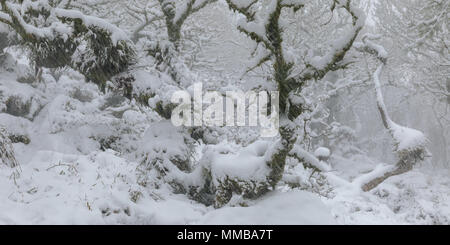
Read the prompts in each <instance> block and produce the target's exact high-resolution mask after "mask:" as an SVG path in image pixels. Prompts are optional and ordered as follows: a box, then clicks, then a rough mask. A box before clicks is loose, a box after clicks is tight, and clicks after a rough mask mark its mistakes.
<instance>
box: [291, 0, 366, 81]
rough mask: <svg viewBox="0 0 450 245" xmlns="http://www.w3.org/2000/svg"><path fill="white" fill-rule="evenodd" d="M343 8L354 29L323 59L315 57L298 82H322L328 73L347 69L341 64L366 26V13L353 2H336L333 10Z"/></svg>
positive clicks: (344, 35) (298, 78)
mask: <svg viewBox="0 0 450 245" xmlns="http://www.w3.org/2000/svg"><path fill="white" fill-rule="evenodd" d="M334 8H342V9H345V10H346V11H347V13H349V14H350V15H351V17H352V28H351V29H350V30H349V31H348V32H347V33H345V34H343V35H342V38H340V39H338V40H335V41H334V43H333V44H332V47H331V50H330V51H329V52H328V53H327V54H326V55H324V56H322V57H315V58H314V59H312V60H310V61H309V63H308V64H306V67H307V70H306V71H305V72H303V73H302V74H300V75H299V76H298V77H296V79H297V80H298V81H306V80H310V79H316V80H320V79H322V78H323V77H324V76H325V75H326V74H327V72H329V71H335V70H339V69H342V68H345V67H346V64H341V62H342V60H343V59H344V57H345V55H346V54H347V52H348V51H349V50H350V49H351V48H352V46H353V43H354V41H355V40H356V37H357V36H358V34H359V32H360V31H361V29H362V28H363V27H364V24H365V20H366V17H365V14H364V12H363V11H362V10H361V9H359V8H356V7H354V6H353V5H352V4H351V0H346V1H342V0H334V5H333V8H332V9H334Z"/></svg>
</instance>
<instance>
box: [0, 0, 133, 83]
mask: <svg viewBox="0 0 450 245" xmlns="http://www.w3.org/2000/svg"><path fill="white" fill-rule="evenodd" d="M0 4H1V10H0V22H3V23H5V24H7V25H9V26H10V27H11V28H12V29H13V30H14V31H15V32H16V33H17V34H18V35H19V37H20V38H21V41H22V42H23V43H24V44H25V45H26V46H27V47H28V48H30V49H31V51H32V54H33V57H32V60H33V62H34V63H35V65H36V67H37V68H40V67H45V68H61V67H66V66H69V67H71V68H73V69H74V70H77V71H79V72H81V73H82V74H83V75H85V76H86V78H87V79H88V80H90V81H93V82H95V83H97V84H99V85H100V86H101V87H104V85H105V82H106V81H108V80H109V79H110V78H111V77H112V76H114V75H116V74H118V73H120V72H122V71H124V70H126V69H127V67H128V66H130V65H131V64H132V62H133V57H134V50H133V47H132V46H131V45H130V43H129V42H128V37H127V36H126V34H125V33H124V32H123V31H122V30H120V29H119V28H118V27H116V26H115V25H112V24H110V23H108V22H107V21H105V20H103V19H100V18H96V17H92V16H87V15H84V14H83V13H81V12H79V11H76V10H68V9H65V8H64V7H65V4H64V3H63V1H46V0H45V1H44V0H39V1H31V0H26V1H6V0H2V1H1V2H0ZM37 73H38V69H37Z"/></svg>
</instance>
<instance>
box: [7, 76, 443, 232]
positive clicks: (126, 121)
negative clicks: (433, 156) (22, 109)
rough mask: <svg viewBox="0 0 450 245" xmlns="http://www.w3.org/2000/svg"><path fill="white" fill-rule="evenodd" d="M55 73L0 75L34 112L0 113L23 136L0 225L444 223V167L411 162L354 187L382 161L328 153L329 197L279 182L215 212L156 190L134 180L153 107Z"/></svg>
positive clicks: (10, 173)
mask: <svg viewBox="0 0 450 245" xmlns="http://www.w3.org/2000/svg"><path fill="white" fill-rule="evenodd" d="M62 74H63V75H61V76H60V77H59V78H58V79H54V78H52V77H50V76H45V74H44V78H45V79H46V85H45V86H44V85H43V84H38V85H37V86H31V85H30V84H27V83H19V82H17V81H16V80H17V77H16V75H15V74H14V73H10V72H6V71H5V72H2V73H1V76H0V90H1V91H2V93H3V95H6V97H7V96H13V95H17V96H19V97H20V98H22V100H24V101H31V102H30V103H31V106H30V112H33V113H35V114H37V116H33V115H24V116H22V117H18V116H12V115H10V114H7V113H0V124H1V125H3V126H4V127H6V128H7V129H8V130H9V131H10V132H11V133H17V134H19V133H20V134H25V135H27V136H28V137H29V138H30V140H31V142H30V144H28V145H25V144H23V143H16V144H14V148H15V153H16V156H17V160H18V161H19V163H20V168H16V169H11V168H9V167H7V166H0V200H1V201H0V210H1V211H0V224H449V223H450V179H449V178H448V176H449V174H450V171H447V170H445V171H443V170H442V169H440V170H439V171H437V170H436V171H434V170H432V168H431V167H430V166H427V165H423V166H419V167H417V168H416V169H414V170H413V171H411V172H409V173H406V174H403V175H400V176H396V177H392V178H389V179H388V180H387V181H385V182H384V183H382V184H381V185H379V186H378V187H377V188H375V189H374V190H372V191H371V192H367V193H366V192H362V191H361V190H360V188H359V187H358V185H357V184H356V183H357V182H358V176H361V175H362V174H364V173H367V172H369V171H371V170H372V169H374V168H375V166H377V165H378V164H380V163H378V162H376V161H374V160H373V159H369V158H367V157H359V158H358V157H354V158H352V159H346V158H341V157H338V156H332V157H331V158H330V162H331V166H332V168H333V169H332V170H330V171H328V172H327V173H326V174H325V176H327V179H328V182H329V183H330V185H329V186H330V192H329V195H327V197H323V196H319V195H318V194H315V193H312V192H307V191H302V190H296V189H290V188H287V187H286V186H283V185H280V186H279V188H278V189H277V190H275V191H272V192H271V193H269V194H268V195H265V196H264V197H262V198H260V199H258V200H254V201H246V202H245V203H246V205H244V206H242V205H239V204H241V203H242V202H241V199H240V197H233V199H232V201H231V202H230V203H229V204H228V205H226V206H225V207H223V208H220V209H214V208H213V207H207V206H205V205H202V204H199V203H197V202H195V201H192V200H189V199H188V198H187V197H186V196H185V195H181V194H173V193H172V192H171V191H170V190H169V189H168V188H169V187H168V186H165V185H161V186H159V188H155V187H154V185H152V184H146V183H145V180H142V173H141V172H140V171H139V169H140V163H139V162H138V160H137V158H136V156H134V155H133V152H134V151H135V150H136V149H138V148H139V147H138V144H139V137H140V136H142V135H144V132H145V129H146V128H148V125H149V122H152V121H154V120H156V116H155V115H154V113H153V112H151V111H142V108H138V107H136V106H133V105H126V103H116V104H111V103H112V102H111V98H110V97H108V96H111V95H108V94H107V95H102V94H101V93H99V91H98V90H97V88H96V87H95V86H93V85H92V84H89V83H85V82H84V81H82V79H79V78H78V77H77V74H76V73H73V72H62ZM47 75H48V74H47ZM108 103H109V104H108ZM106 105H109V106H108V107H106ZM37 112H38V113H37ZM117 112H123V113H119V114H121V116H118V115H117ZM24 117H30V118H31V117H33V120H28V119H25V118H24ZM114 133H119V134H121V136H122V138H121V140H120V141H118V142H115V145H114V146H115V147H118V148H121V149H123V150H124V152H123V153H119V152H117V151H114V150H110V149H107V150H104V149H103V150H102V149H101V147H99V145H98V144H99V143H98V140H97V139H98V138H101V137H104V136H105V135H114ZM169 143H170V142H169ZM264 144H266V143H264ZM113 148H114V147H113ZM241 155H242V157H243V159H247V158H248V156H246V154H241ZM241 155H239V154H237V155H233V162H234V163H233V164H234V165H236V164H237V163H239V162H240V161H241V162H242V163H243V164H245V161H244V160H243V159H241V158H240V157H241ZM255 159H256V160H257V158H255ZM223 164H225V163H223ZM150 177H151V176H150ZM150 177H149V178H150Z"/></svg>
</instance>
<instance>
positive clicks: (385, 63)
mask: <svg viewBox="0 0 450 245" xmlns="http://www.w3.org/2000/svg"><path fill="white" fill-rule="evenodd" d="M409 2H411V6H413V7H409V5H410V4H409ZM0 3H1V8H0V22H1V23H0V128H1V129H2V131H1V132H0V143H1V145H0V150H1V151H0V156H1V160H0V186H2V188H0V199H2V200H3V201H2V202H0V210H8V212H1V211H0V223H1V224H448V223H449V221H450V218H449V217H450V209H449V205H448V203H449V195H450V192H449V190H450V184H449V183H448V169H446V168H443V167H439V168H438V167H436V166H442V165H438V163H447V162H448V160H445V159H448V157H447V158H446V157H445V154H444V152H445V153H446V154H447V153H448V151H449V149H448V143H446V142H448V136H449V135H448V132H449V131H448V130H447V129H448V127H447V125H449V124H447V123H446V122H448V116H447V115H449V114H448V113H447V114H446V112H447V111H446V110H448V107H446V106H448V105H449V103H447V99H448V91H449V90H448V88H447V86H448V85H447V84H446V83H445V82H446V80H445V78H447V77H448V76H446V72H447V69H445V67H446V65H447V64H446V63H448V62H447V60H448V58H447V57H448V55H446V54H447V53H448V49H445V47H446V45H447V46H448V40H447V39H448V38H447V36H448V35H446V34H448V30H447V29H446V28H447V26H446V19H445V16H446V14H445V13H446V11H447V9H448V4H447V3H446V1H395V2H392V1H384V2H381V1H379V2H378V3H376V4H375V3H369V2H367V1H365V0H362V1H357V0H353V1H351V0H221V1H214V0H212V1H209V0H183V1H172V0H168V1H166V0H129V1H121V0H112V1H104V0H77V1H70V0H69V1H68V0H23V1H22V0H20V1H19V0H17V1H16V0H11V1H8V0H3V1H2V0H0ZM447 12H448V11H447ZM366 16H367V18H366ZM366 20H367V21H366ZM392 20H396V21H392ZM371 33H373V34H371ZM446 52H447V53H446ZM446 59H447V60H446ZM86 81H92V82H95V83H97V84H98V85H100V86H96V84H93V83H89V82H86ZM427 81H429V82H427ZM197 83H202V86H203V91H202V92H201V93H202V96H204V95H205V94H206V93H207V92H210V91H217V93H218V94H219V95H223V96H224V95H225V94H226V92H228V91H238V90H239V91H241V90H242V91H244V92H247V91H255V92H267V91H277V92H279V93H280V101H279V103H280V104H279V106H280V111H279V116H280V128H279V135H278V136H275V137H271V138H262V137H260V135H259V132H260V127H254V126H244V127H228V126H206V125H203V126H195V127H186V126H181V127H175V126H174V125H173V124H172V122H171V120H170V119H171V117H172V113H173V110H174V108H175V107H176V106H177V105H178V104H177V103H175V102H173V101H172V95H173V94H174V92H176V91H179V90H183V91H186V92H187V93H188V94H190V95H191V96H192V98H193V96H194V94H193V93H194V92H193V90H194V87H195V84H197ZM374 85H375V86H374ZM446 85H447V86H446ZM374 87H375V89H374ZM208 105H209V103H206V102H205V103H203V104H202V109H205V108H206V107H207V106H208ZM430 105H432V106H431V107H429V106H430ZM248 107H250V105H246V106H245V108H246V109H248ZM3 129H5V130H3ZM425 147H426V148H425ZM428 149H429V150H430V151H431V152H433V157H431V154H428V151H427V150H428ZM433 166H434V167H435V169H434V168H433ZM261 214H264V215H261Z"/></svg>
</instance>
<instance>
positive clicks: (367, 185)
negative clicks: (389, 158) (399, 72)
mask: <svg viewBox="0 0 450 245" xmlns="http://www.w3.org/2000/svg"><path fill="white" fill-rule="evenodd" d="M368 38H372V39H374V37H373V36H370V35H366V37H365V38H363V43H364V44H365V45H361V44H360V45H358V46H359V49H358V50H360V51H365V52H368V53H370V54H373V55H375V56H376V58H377V59H379V60H380V61H381V62H382V63H381V64H380V65H379V66H378V68H377V70H376V71H375V72H374V74H373V82H374V85H375V92H376V100H377V107H378V111H379V112H380V115H381V120H382V122H383V125H384V127H385V128H386V129H387V130H388V131H389V134H390V135H391V136H392V139H393V141H394V151H395V153H396V154H397V156H398V158H399V160H398V162H397V164H396V165H395V166H387V167H378V168H377V169H375V170H374V171H372V172H371V173H368V174H366V175H364V176H362V177H360V178H359V182H358V183H359V185H360V186H361V188H362V189H363V190H364V191H370V190H372V189H373V188H375V187H376V186H378V185H379V184H380V183H382V182H383V181H384V180H386V179H387V178H389V177H391V176H395V175H400V174H403V173H406V172H408V171H410V170H411V169H412V168H413V167H414V165H416V163H417V162H419V161H421V160H423V159H424V158H425V156H426V155H427V154H428V151H427V149H426V143H427V139H426V137H425V135H424V134H423V133H422V132H420V131H418V130H416V129H412V128H408V127H404V126H400V125H398V124H397V123H395V122H394V121H392V119H391V118H390V116H389V114H388V111H387V109H386V105H385V104H384V98H383V93H382V90H381V88H382V85H381V81H380V76H381V73H382V71H383V68H384V66H385V65H386V60H387V58H388V53H387V52H386V50H385V49H384V48H383V47H382V46H381V45H378V44H375V43H373V42H369V41H368V40H367V39H368ZM358 183H357V184H358Z"/></svg>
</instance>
